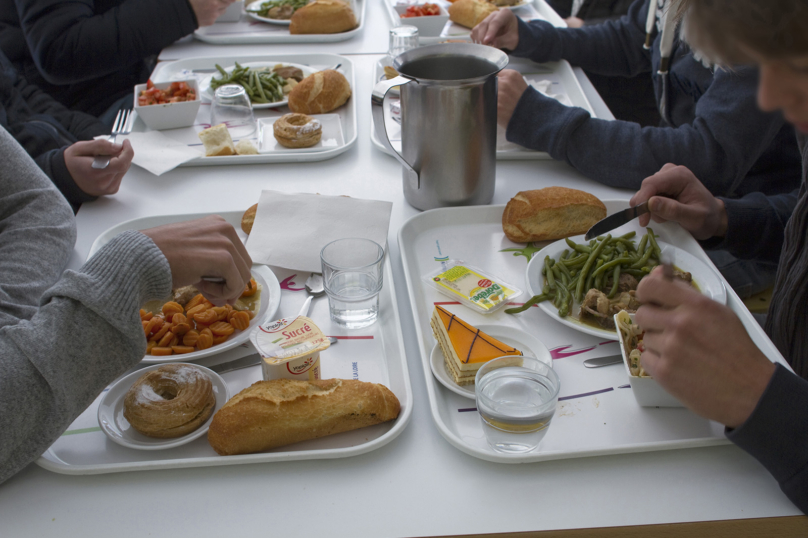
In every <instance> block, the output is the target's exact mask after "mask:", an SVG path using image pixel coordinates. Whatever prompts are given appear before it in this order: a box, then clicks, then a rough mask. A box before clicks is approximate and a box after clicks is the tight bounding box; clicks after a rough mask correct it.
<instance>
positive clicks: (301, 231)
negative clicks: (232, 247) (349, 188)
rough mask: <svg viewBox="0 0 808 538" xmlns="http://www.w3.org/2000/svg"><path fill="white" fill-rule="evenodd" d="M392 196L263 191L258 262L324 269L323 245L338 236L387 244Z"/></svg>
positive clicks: (254, 237)
mask: <svg viewBox="0 0 808 538" xmlns="http://www.w3.org/2000/svg"><path fill="white" fill-rule="evenodd" d="M392 210H393V204H392V202H380V201H376V200H362V199H359V198H349V197H347V196H325V195H322V194H286V193H282V192H277V191H263V192H262V193H261V199H260V200H259V201H258V213H257V214H256V215H255V223H254V224H253V228H252V232H251V233H250V237H249V238H248V239H247V252H249V254H250V257H252V260H253V263H265V264H267V265H274V266H277V267H283V268H285V269H293V270H295V271H308V272H312V273H319V272H320V271H321V266H320V251H321V250H322V249H323V247H324V246H325V245H327V244H328V243H330V242H331V241H334V240H336V239H344V238H346V237H361V238H364V239H371V240H373V241H375V242H376V243H378V244H379V245H381V246H383V247H385V248H386V245H387V230H388V228H389V226H390V213H391V212H392Z"/></svg>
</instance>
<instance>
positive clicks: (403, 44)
mask: <svg viewBox="0 0 808 538" xmlns="http://www.w3.org/2000/svg"><path fill="white" fill-rule="evenodd" d="M415 48H418V28H416V27H415V26H409V25H406V26H396V27H395V28H391V29H390V46H389V47H388V49H387V55H388V56H389V57H390V58H395V57H396V56H398V55H399V54H403V53H405V52H407V51H408V50H410V49H415Z"/></svg>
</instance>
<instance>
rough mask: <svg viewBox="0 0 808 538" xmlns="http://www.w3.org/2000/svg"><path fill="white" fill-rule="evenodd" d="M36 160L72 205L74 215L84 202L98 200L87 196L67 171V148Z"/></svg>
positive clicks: (46, 154) (51, 152)
mask: <svg viewBox="0 0 808 538" xmlns="http://www.w3.org/2000/svg"><path fill="white" fill-rule="evenodd" d="M34 160H35V161H36V164H37V165H39V167H40V168H41V169H42V171H43V172H45V175H47V176H48V177H49V178H50V180H51V181H53V184H54V185H56V187H57V188H58V189H59V192H61V193H62V195H63V196H64V197H65V198H66V199H67V201H68V202H69V203H70V207H72V208H73V213H77V212H78V210H79V207H80V206H81V204H83V203H84V202H92V201H93V200H97V199H98V197H97V196H91V195H89V194H87V193H86V192H84V191H83V190H81V189H80V188H79V186H78V185H76V182H75V181H74V180H73V176H72V175H70V171H69V170H68V169H67V164H65V148H62V149H54V150H51V151H48V152H47V153H43V154H42V155H39V156H37V158H36V159H34Z"/></svg>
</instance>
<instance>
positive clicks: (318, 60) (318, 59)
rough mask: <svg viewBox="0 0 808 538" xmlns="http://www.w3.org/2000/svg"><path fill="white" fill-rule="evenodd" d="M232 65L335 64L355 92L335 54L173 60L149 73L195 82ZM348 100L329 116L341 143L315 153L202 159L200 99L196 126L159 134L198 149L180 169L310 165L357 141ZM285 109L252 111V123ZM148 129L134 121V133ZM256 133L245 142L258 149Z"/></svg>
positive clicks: (205, 113) (350, 73)
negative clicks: (336, 122)
mask: <svg viewBox="0 0 808 538" xmlns="http://www.w3.org/2000/svg"><path fill="white" fill-rule="evenodd" d="M235 62H239V63H240V64H242V63H245V64H246V63H252V62H278V63H294V64H303V65H308V66H310V67H313V68H315V69H326V68H329V67H333V66H335V65H337V64H338V63H341V64H342V66H341V67H340V68H339V70H340V72H341V73H342V74H343V75H345V78H347V79H348V82H349V83H350V84H351V88H352V89H355V88H356V81H355V76H354V73H355V71H354V65H353V62H352V61H351V60H349V59H348V58H345V57H344V56H337V55H335V54H264V55H259V56H238V57H235V56H232V55H229V56H212V57H203V58H188V59H185V60H177V61H174V62H160V63H158V64H157V67H155V69H154V72H152V75H151V80H152V81H153V82H155V83H157V82H168V81H172V80H183V79H188V78H191V77H197V79H198V80H201V79H202V78H204V77H206V76H210V72H209V71H208V72H199V70H210V69H212V68H214V67H215V65H216V64H219V65H221V66H222V67H226V66H230V65H233V64H234V63H235ZM355 93H356V92H355V91H354V95H352V96H351V98H350V99H348V102H347V103H345V104H344V105H342V106H341V107H339V108H338V109H337V110H334V111H333V112H331V113H330V114H337V115H339V118H340V122H341V126H342V133H343V138H344V143H343V144H342V145H338V146H335V147H323V148H322V149H321V150H319V151H312V150H307V151H300V150H295V149H288V148H285V149H284V150H279V151H273V152H271V153H262V154H259V155H228V156H224V157H205V156H204V150H203V146H202V142H201V141H200V140H199V137H198V136H197V134H196V133H197V132H199V131H201V130H202V129H205V128H207V127H209V126H210V125H209V122H210V102H209V101H208V100H206V99H204V98H203V101H202V106H200V107H199V113H198V114H197V117H196V123H195V125H194V126H193V127H186V128H183V129H171V130H168V131H162V133H163V134H164V135H166V136H168V137H170V138H173V139H175V140H179V141H181V142H183V143H186V144H188V145H189V146H193V147H198V148H199V155H200V156H199V158H198V159H194V160H192V161H188V162H187V163H184V164H182V165H180V166H222V165H232V164H261V163H289V162H311V161H324V160H327V159H333V158H334V157H336V156H337V155H340V154H341V153H344V152H345V151H348V150H349V149H350V148H351V147H353V145H354V144H356V139H357V126H356V124H357V122H356V95H355ZM288 113H289V108H288V107H285V106H284V107H280V108H272V109H266V110H255V117H256V119H260V118H271V117H279V116H282V115H283V114H288ZM147 129H148V128H147V127H146V125H145V124H144V123H143V122H142V121H140V120H137V121H136V122H135V125H134V130H135V131H145V130H147ZM258 135H259V132H258V129H256V131H255V133H253V134H252V135H250V136H249V137H248V139H250V140H252V141H253V144H254V145H255V147H256V148H257V147H258Z"/></svg>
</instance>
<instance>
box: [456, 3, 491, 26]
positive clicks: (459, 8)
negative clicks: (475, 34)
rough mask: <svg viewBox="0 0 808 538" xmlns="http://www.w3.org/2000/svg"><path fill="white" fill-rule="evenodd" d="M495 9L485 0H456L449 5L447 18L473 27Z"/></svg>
mask: <svg viewBox="0 0 808 538" xmlns="http://www.w3.org/2000/svg"><path fill="white" fill-rule="evenodd" d="M496 10H497V7H496V6H495V5H494V4H490V3H488V2H486V1H485V0H457V1H456V2H455V3H454V4H452V5H451V6H449V19H451V20H452V21H453V22H456V23H457V24H461V25H463V26H465V27H466V28H474V27H475V26H477V25H478V24H480V23H481V22H483V20H484V19H485V18H486V17H487V16H489V15H490V14H491V13H493V12H495V11H496Z"/></svg>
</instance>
